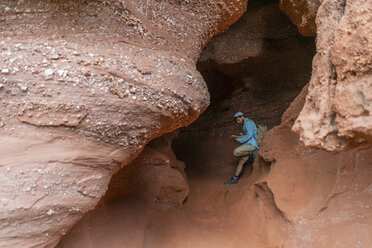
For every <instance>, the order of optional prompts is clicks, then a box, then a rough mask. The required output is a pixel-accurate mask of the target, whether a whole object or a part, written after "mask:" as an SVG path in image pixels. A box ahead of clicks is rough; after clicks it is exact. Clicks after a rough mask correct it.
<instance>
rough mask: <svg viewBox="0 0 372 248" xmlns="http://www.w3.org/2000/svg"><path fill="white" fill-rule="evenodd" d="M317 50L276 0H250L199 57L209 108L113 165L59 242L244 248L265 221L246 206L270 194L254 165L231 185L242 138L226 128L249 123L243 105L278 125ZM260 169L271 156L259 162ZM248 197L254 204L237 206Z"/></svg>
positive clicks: (268, 201) (237, 130)
mask: <svg viewBox="0 0 372 248" xmlns="http://www.w3.org/2000/svg"><path fill="white" fill-rule="evenodd" d="M314 55H315V38H314V37H303V36H301V35H300V34H299V32H298V31H297V29H296V27H295V25H293V24H292V23H291V21H290V20H289V19H288V17H287V16H286V15H285V14H284V13H282V12H281V10H280V9H279V2H278V1H277V0H252V1H249V4H248V7H247V11H246V13H245V14H244V15H243V16H242V17H241V18H240V20H238V21H237V22H236V23H235V24H233V25H232V26H231V27H230V28H229V29H228V30H227V31H226V32H224V33H222V34H220V35H218V36H216V37H214V38H213V39H212V40H211V41H210V42H209V43H208V44H207V45H206V47H205V48H204V50H203V52H202V54H201V55H200V58H199V60H198V63H197V69H198V70H199V72H200V73H201V74H202V76H203V77H204V80H205V82H206V83H207V86H208V90H209V93H210V105H209V107H208V108H207V109H206V111H205V112H204V113H203V114H202V115H201V116H200V117H199V118H198V119H197V120H196V121H195V122H194V123H193V124H191V125H190V126H188V127H185V128H181V129H180V130H179V132H178V135H177V138H175V135H176V134H175V133H171V134H166V135H164V136H163V137H160V138H158V139H156V140H153V141H151V142H150V144H148V145H147V146H146V148H145V150H144V152H143V153H142V154H140V155H139V157H138V158H137V159H136V160H135V161H133V162H132V163H131V164H129V165H127V166H126V167H124V168H123V169H121V170H120V171H119V172H118V173H116V174H115V175H114V176H113V178H112V179H111V182H110V185H109V188H108V191H107V193H106V195H105V196H104V198H102V199H101V201H100V203H99V204H98V205H97V207H96V208H95V210H93V211H92V212H90V213H88V214H87V215H86V216H85V217H84V218H83V219H82V220H81V221H79V223H78V224H77V225H75V226H74V228H73V229H72V230H71V231H70V232H69V233H68V235H66V237H64V239H62V241H61V243H60V244H59V246H58V247H59V248H63V247H113V248H114V247H247V246H246V243H244V242H245V241H244V239H245V238H244V237H246V236H247V237H248V236H249V235H247V233H246V232H255V230H248V229H249V228H248V229H245V230H241V227H244V228H245V227H251V226H255V227H257V228H258V227H261V228H262V229H266V226H265V223H264V222H262V223H261V222H260V223H258V222H257V219H255V218H251V219H250V216H251V214H252V213H251V212H247V211H246V209H250V211H254V210H257V209H258V208H260V207H262V206H260V205H258V206H256V205H255V204H256V203H254V201H253V200H252V199H253V198H255V197H256V198H257V197H259V196H260V198H262V199H265V202H263V204H266V205H273V203H272V202H273V197H272V194H271V195H270V192H269V193H267V192H268V190H267V189H268V186H267V185H266V184H265V183H262V184H257V185H256V186H255V190H254V191H252V190H248V188H247V187H249V186H251V185H252V183H253V182H254V180H256V179H257V178H256V179H253V178H252V177H251V176H250V175H251V172H252V166H247V168H245V170H244V171H243V173H242V175H241V179H240V181H239V184H238V185H237V187H236V186H226V185H224V182H225V181H226V180H228V179H229V178H230V177H231V176H232V174H233V172H234V170H235V167H236V164H237V159H236V158H234V157H233V156H232V151H233V150H234V148H236V147H237V146H238V145H239V144H238V143H237V142H236V141H235V140H233V139H231V138H230V137H229V136H230V135H231V134H239V133H240V132H241V131H242V127H241V126H240V125H237V124H236V123H235V122H234V121H233V115H234V113H236V112H237V111H242V112H244V113H245V115H246V116H247V117H248V118H250V119H252V120H253V121H254V122H255V123H256V124H261V125H266V126H268V128H269V129H270V128H272V127H274V126H276V125H278V124H280V121H281V117H282V115H283V113H284V111H285V110H286V109H287V108H288V106H289V104H290V103H291V102H292V101H293V100H294V98H295V97H296V96H297V95H298V94H299V93H300V91H301V90H302V89H303V87H304V86H305V85H306V84H307V83H308V82H309V80H310V76H311V68H312V66H311V65H312V59H313V57H314ZM170 146H171V149H170ZM172 150H173V152H174V153H173V152H172ZM258 159H259V158H258ZM180 161H182V162H183V163H182V162H180ZM251 162H252V161H248V163H247V165H250V164H252V163H251ZM261 162H262V161H261ZM184 170H185V172H186V176H184V173H185V172H184ZM261 170H262V171H264V172H265V171H268V170H269V165H268V164H266V163H264V162H262V163H261ZM242 197H246V198H248V200H247V201H246V202H247V204H251V205H249V206H245V205H236V206H232V205H233V202H234V201H235V202H237V201H239V200H240V199H241V198H242ZM184 199H186V200H184ZM236 208H240V209H236ZM265 211H266V212H265V213H266V215H265V216H261V217H262V218H261V219H260V218H258V221H260V220H262V219H264V218H270V216H271V217H272V216H273V219H274V222H275V221H277V222H280V221H281V220H278V219H275V218H276V217H275V216H277V214H275V213H272V214H271V213H270V211H273V212H275V211H277V209H275V208H274V209H273V208H271V207H269V208H265ZM257 212H259V211H257ZM241 215H242V216H243V217H242V216H241ZM231 219H234V220H239V219H244V223H237V224H234V223H233V224H231V223H230V222H231V221H230V220H231ZM234 225H235V226H234ZM283 225H285V223H284V224H283ZM283 225H282V224H280V225H279V226H283ZM258 236H259V235H258ZM242 237H243V238H242ZM249 237H255V236H254V235H251V236H249ZM250 241H251V240H250ZM252 242H253V243H254V242H257V243H259V242H258V241H257V240H256V241H255V240H252ZM87 244H89V245H87Z"/></svg>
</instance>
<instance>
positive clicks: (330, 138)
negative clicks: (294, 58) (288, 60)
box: [293, 1, 372, 150]
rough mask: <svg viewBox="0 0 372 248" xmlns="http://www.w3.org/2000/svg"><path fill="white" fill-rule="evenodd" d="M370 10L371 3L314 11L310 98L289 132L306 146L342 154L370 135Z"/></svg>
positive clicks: (330, 5) (329, 6)
mask: <svg viewBox="0 0 372 248" xmlns="http://www.w3.org/2000/svg"><path fill="white" fill-rule="evenodd" d="M371 7H372V5H371V2H370V1H347V3H346V6H345V4H344V1H323V2H322V4H321V6H320V8H319V10H318V15H317V26H318V36H317V54H316V56H315V58H314V62H313V74H312V78H311V81H310V85H309V93H308V97H307V99H306V103H305V106H304V108H303V110H302V111H301V114H300V116H299V117H298V119H297V120H296V123H295V125H294V126H293V130H294V131H296V132H297V133H299V134H300V137H301V140H302V141H303V142H304V143H305V144H306V145H307V146H313V147H321V148H324V149H327V150H342V149H344V148H345V147H347V146H349V145H350V144H352V143H359V142H358V140H359V137H360V136H365V137H370V136H371V134H372V133H371V130H372V129H371V127H372V126H371V123H372V121H371V120H372V117H371V114H370V111H369V110H370V107H369V106H370V97H371V82H370V81H371V75H370V70H371V54H372V49H371V47H370V46H368V45H367V43H368V40H370V39H371V37H370V33H371V28H372V25H371V23H370V22H368V21H367V20H369V19H370V17H371V14H370V13H371V12H370V11H368V10H370V9H371ZM368 139H369V138H368Z"/></svg>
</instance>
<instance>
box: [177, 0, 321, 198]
mask: <svg viewBox="0 0 372 248" xmlns="http://www.w3.org/2000/svg"><path fill="white" fill-rule="evenodd" d="M314 55H315V39H314V37H303V36H301V35H300V34H299V32H298V31H297V29H296V27H295V25H293V24H292V23H291V22H290V20H289V19H288V17H287V16H286V15H285V14H284V13H282V12H281V10H280V9H279V2H278V1H276V0H265V1H261V0H254V1H250V2H249V4H248V7H247V11H246V13H245V14H244V15H243V16H242V17H241V18H240V20H238V22H236V23H235V24H233V25H232V26H231V27H230V28H229V30H227V31H226V32H225V33H222V34H220V35H218V36H216V37H214V38H213V39H212V40H211V41H210V42H209V43H208V44H207V46H206V47H205V48H204V50H203V52H202V53H201V56H200V58H199V61H198V63H197V69H198V70H199V71H200V73H201V74H202V75H203V77H204V79H205V81H206V83H207V85H208V89H209V92H210V97H211V98H210V105H209V107H208V108H207V110H206V111H205V112H204V113H203V114H202V115H201V116H200V117H199V119H198V120H197V121H195V122H194V123H193V124H191V125H190V126H188V127H185V128H182V129H181V130H180V132H179V135H178V138H177V139H175V140H174V142H173V150H174V151H175V153H176V156H177V158H178V159H179V160H181V161H183V162H185V163H186V169H185V170H186V174H187V175H188V180H189V181H190V184H191V186H190V187H191V194H192V188H193V186H192V182H193V178H200V177H203V178H204V177H207V178H214V179H215V180H218V181H219V182H220V183H221V184H223V182H224V180H225V181H226V179H228V178H229V177H230V176H231V175H232V174H233V171H234V168H235V166H236V164H237V158H234V157H233V156H232V151H233V150H234V148H236V147H237V146H239V143H238V142H236V141H235V140H233V139H231V138H230V137H229V136H230V135H232V134H239V133H240V132H242V127H241V125H237V124H236V123H235V122H234V121H233V115H234V113H236V112H238V111H241V112H243V113H244V114H245V115H246V117H248V118H249V119H252V120H253V121H254V122H255V123H256V124H260V125H266V126H267V127H268V128H269V129H270V128H272V127H274V126H276V125H279V124H280V121H281V117H282V115H283V113H284V111H285V110H286V109H287V108H288V106H289V104H290V103H291V102H292V101H293V100H294V98H295V97H296V96H297V95H298V94H299V93H300V91H301V90H302V89H303V87H304V86H305V85H306V84H307V82H309V80H310V76H311V64H312V58H313V56H314ZM247 164H251V163H249V161H248V163H247ZM250 169H252V168H251V167H250V168H249V169H245V170H244V171H243V174H242V176H241V177H242V178H244V177H247V174H248V175H249V173H250ZM244 173H245V174H244Z"/></svg>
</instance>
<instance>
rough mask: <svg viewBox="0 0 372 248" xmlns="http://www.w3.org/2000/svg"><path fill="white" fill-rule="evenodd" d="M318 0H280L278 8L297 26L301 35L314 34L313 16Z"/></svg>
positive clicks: (314, 15) (315, 12) (317, 6)
mask: <svg viewBox="0 0 372 248" xmlns="http://www.w3.org/2000/svg"><path fill="white" fill-rule="evenodd" d="M321 2H322V1H320V0H300V1H298V0H280V9H281V10H282V11H283V12H284V13H285V14H286V15H287V16H288V17H289V18H290V19H291V21H292V22H293V23H294V24H295V25H296V26H297V28H298V31H299V32H300V33H301V34H302V35H303V36H315V35H316V24H315V17H316V14H317V11H318V8H319V5H320V3H321Z"/></svg>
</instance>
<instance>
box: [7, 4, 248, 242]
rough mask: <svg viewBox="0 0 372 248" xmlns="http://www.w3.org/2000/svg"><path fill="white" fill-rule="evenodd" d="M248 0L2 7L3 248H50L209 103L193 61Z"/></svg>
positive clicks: (18, 5)
mask: <svg viewBox="0 0 372 248" xmlns="http://www.w3.org/2000/svg"><path fill="white" fill-rule="evenodd" d="M246 3H247V2H246V1H240V0H236V1H208V2H206V1H192V2H189V1H155V0H154V1H129V0H128V1H124V0H123V1H115V0H113V1H100V0H97V1H73V0H64V1H48V0H46V1H36V0H35V1H10V0H9V1H7V0H6V1H1V3H0V40H1V41H0V54H1V61H0V69H1V71H0V73H1V74H0V75H1V79H0V80H1V81H0V97H1V104H0V113H1V115H0V132H1V133H0V141H1V142H0V144H1V145H0V146H1V149H0V170H1V177H0V185H1V190H0V196H1V198H0V199H1V201H0V204H1V210H2V211H1V213H0V219H2V221H1V231H0V246H1V247H13V248H14V247H53V246H55V245H56V244H57V243H58V241H59V239H60V237H61V236H62V235H64V233H65V232H66V230H68V229H69V228H70V227H71V226H72V225H73V224H74V223H75V222H76V221H77V220H78V219H79V218H81V216H82V215H83V214H84V213H85V212H86V211H88V210H90V209H92V208H93V207H94V206H95V205H96V204H97V202H98V201H99V199H100V198H101V197H102V196H103V194H104V193H105V191H106V188H107V185H108V182H109V180H110V177H111V175H112V174H113V173H114V172H115V171H117V170H118V169H119V168H120V167H122V166H124V165H126V164H128V163H129V162H130V161H131V160H133V159H134V158H135V157H136V156H137V155H138V154H139V153H140V152H141V151H142V150H143V148H144V146H145V144H146V143H147V142H149V141H150V140H151V139H153V138H155V137H158V136H161V135H162V134H164V133H166V132H169V131H172V130H175V129H177V128H179V127H181V126H184V125H187V124H189V123H190V122H192V121H193V120H195V119H196V118H197V117H198V115H199V114H200V113H201V112H203V111H204V109H205V108H206V107H207V105H208V103H209V96H208V91H207V87H206V86H205V83H204V81H203V78H202V77H201V75H200V74H199V72H198V71H197V70H196V69H195V61H196V58H197V57H198V55H199V53H200V51H201V48H202V47H203V46H204V44H205V43H206V42H207V40H208V39H210V38H211V37H212V36H213V35H215V34H217V33H219V32H222V31H224V30H225V29H226V28H227V27H228V26H229V25H230V24H231V23H233V22H234V21H236V20H237V18H239V16H240V15H241V14H242V13H243V12H244V10H245V7H246Z"/></svg>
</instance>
